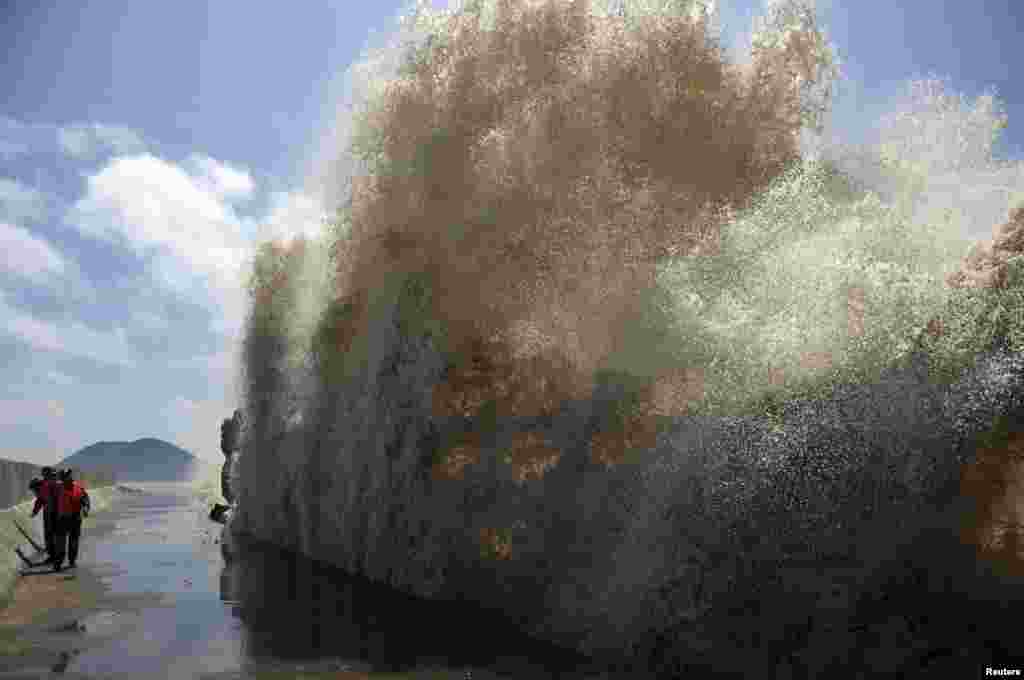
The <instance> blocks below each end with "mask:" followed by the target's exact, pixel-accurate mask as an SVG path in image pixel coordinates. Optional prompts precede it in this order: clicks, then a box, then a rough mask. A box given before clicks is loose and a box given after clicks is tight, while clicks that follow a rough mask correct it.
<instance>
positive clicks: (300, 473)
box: [233, 2, 1021, 677]
mask: <svg viewBox="0 0 1024 680" xmlns="http://www.w3.org/2000/svg"><path fill="white" fill-rule="evenodd" d="M697 5H698V3H683V2H679V3H669V4H668V5H664V6H661V7H658V8H655V7H654V6H653V5H651V6H648V4H642V3H623V4H620V5H617V6H616V7H612V5H611V4H607V5H601V4H599V3H584V2H577V3H570V2H552V3H515V2H509V3H484V2H475V3H466V5H465V6H464V7H463V8H462V11H459V12H452V13H450V14H445V15H438V14H435V13H432V12H430V11H429V10H428V9H427V8H426V7H419V8H418V9H417V11H416V12H414V13H413V14H412V15H411V18H410V21H409V23H408V24H406V29H404V30H405V31H406V32H405V33H400V34H399V36H400V37H404V38H405V41H404V42H402V41H401V40H399V41H397V42H395V43H393V44H392V46H391V48H390V49H388V50H384V51H383V52H381V53H378V54H377V55H374V57H373V58H372V59H371V60H370V61H368V68H367V69H366V71H365V73H366V74H367V78H366V80H365V85H366V86H365V87H362V88H359V87H356V88H353V89H354V92H356V93H361V94H360V96H361V97H362V100H361V101H358V102H356V103H354V104H353V105H352V106H350V107H349V108H348V110H347V113H345V115H347V116H349V119H347V120H343V121H341V123H342V125H341V129H343V130H344V131H345V132H344V134H341V135H340V136H339V138H338V140H337V141H338V143H339V144H340V145H341V146H340V147H339V150H338V152H337V153H336V154H335V156H336V157H335V158H334V159H333V160H332V161H331V162H330V163H328V164H327V170H326V171H325V177H326V178H327V179H328V180H329V181H330V182H332V186H330V187H328V189H329V191H325V200H327V201H329V202H331V203H333V205H335V206H337V208H338V215H337V219H336V221H335V223H334V225H333V226H332V227H330V228H329V229H328V232H329V233H330V238H331V239H333V242H332V243H331V245H330V247H329V248H328V247H321V248H322V250H320V251H319V252H320V254H319V255H317V257H316V258H311V257H310V249H311V248H313V249H316V248H317V247H318V246H316V245H315V244H310V243H305V244H303V243H302V242H296V243H293V244H286V245H283V244H276V245H274V244H272V245H268V246H265V247H264V249H263V250H262V252H261V253H260V254H259V256H258V257H257V259H256V262H255V268H254V272H253V286H252V293H253V304H252V308H251V317H250V319H249V324H248V327H247V334H246V340H245V342H246V346H245V354H244V362H245V372H246V378H247V394H246V412H247V416H248V418H249V423H250V424H249V426H248V428H247V433H246V437H245V441H244V444H243V450H242V452H241V454H240V462H241V465H240V471H239V473H240V476H241V480H240V482H241V498H240V502H239V513H238V514H237V515H236V516H235V518H234V520H233V523H234V526H235V528H236V529H239V530H244V531H248V532H250V533H253V534H256V535H257V536H260V537H262V538H267V539H270V540H274V541H276V542H278V543H279V544H281V545H287V546H293V547H296V548H298V549H300V550H302V551H303V552H306V553H308V554H310V555H312V556H315V557H317V558H319V559H323V560H326V561H330V562H332V563H334V564H337V565H339V566H342V567H344V568H346V569H348V570H350V571H353V572H357V573H360V574H363V575H366V576H369V577H371V578H373V579H375V580H379V581H382V582H386V583H389V584H391V585H392V586H395V587H397V588H402V589H406V590H409V591H411V592H414V593H416V594H419V595H422V596H428V597H441V598H449V597H450V598H467V599H471V600H476V601H479V602H481V603H483V604H485V605H486V606H489V607H493V608H497V609H501V610H503V611H504V612H505V613H506V614H507V615H508V616H509V617H512V618H515V619H516V620H518V621H520V622H521V625H522V626H523V628H524V629H525V630H527V631H529V632H531V633H533V634H535V635H539V636H543V637H546V638H548V639H551V640H555V641H558V642H559V643H561V644H565V645H569V646H573V647H576V648H579V649H583V650H586V651H588V652H592V653H608V654H611V655H613V656H616V657H618V658H620V659H621V658H626V659H631V660H632V662H633V663H634V664H636V666H637V667H638V668H641V669H645V670H651V671H656V672H659V673H661V674H663V675H665V676H667V677H672V676H678V674H679V673H680V672H681V670H682V669H684V668H685V667H686V666H687V664H691V663H694V662H696V660H699V659H703V660H704V661H707V662H714V663H715V664H716V665H717V667H718V668H720V669H722V670H728V669H729V668H730V663H733V662H735V663H737V664H738V663H739V662H740V660H741V658H743V657H744V654H743V653H740V652H737V653H736V654H734V655H731V658H726V657H729V656H730V655H723V653H722V652H721V650H722V649H725V648H728V649H738V648H739V647H740V646H741V645H746V644H750V645H751V646H752V647H751V649H749V650H747V652H748V653H749V654H751V655H756V653H755V651H754V649H753V647H755V646H756V644H755V643H756V640H757V639H761V640H764V641H766V642H767V643H770V644H766V645H765V647H764V648H765V649H766V650H771V651H770V652H764V654H768V655H769V657H770V658H764V659H762V660H761V663H768V662H769V661H774V659H775V656H774V654H775V652H778V651H780V650H783V651H787V652H788V651H792V650H793V649H794V647H798V646H799V645H801V644H806V632H805V633H801V634H795V633H792V630H791V628H792V627H793V626H797V627H798V624H800V620H801V619H803V620H806V618H807V615H808V612H811V611H814V609H815V607H816V603H817V602H818V601H819V600H820V599H821V597H823V594H825V593H829V592H832V591H833V590H835V589H837V588H839V589H846V591H845V592H848V593H853V594H856V592H857V588H864V587H866V586H864V585H863V583H865V582H866V580H865V579H866V575H869V574H870V573H872V569H873V568H874V566H876V565H878V564H880V563H881V562H882V561H884V559H886V556H885V555H884V554H883V552H884V551H883V552H880V551H879V550H878V549H877V548H873V547H872V546H877V545H883V546H886V548H888V546H890V545H892V544H898V543H899V542H900V541H902V540H905V539H906V538H907V537H908V536H913V535H915V532H916V531H917V530H918V529H920V528H921V527H925V526H930V525H931V524H934V523H935V522H937V521H938V520H937V519H936V517H937V515H936V512H935V508H936V507H939V506H942V505H944V504H945V503H946V502H947V501H948V500H949V496H948V494H949V488H950V487H949V485H950V483H951V480H952V481H955V477H956V474H957V473H958V471H959V467H960V465H961V464H962V463H963V462H964V460H965V459H966V457H967V456H968V455H969V453H968V452H967V450H966V449H965V447H966V446H967V443H968V442H969V440H970V437H971V436H972V435H974V434H977V433H978V432H980V431H983V430H984V428H985V427H986V424H987V423H990V422H991V419H992V418H994V417H995V416H997V415H998V414H999V413H1001V412H1003V411H1005V410H1007V409H1008V408H1009V407H1010V406H1011V405H1012V404H1011V402H1012V398H1013V395H1014V394H1015V386H1017V384H1018V383H1019V377H1020V373H1019V371H1018V370H1017V369H1015V368H1014V366H1015V365H1014V363H1013V357H1012V355H1007V354H1006V353H1005V352H1003V353H999V352H998V351H995V352H994V353H993V351H990V350H991V348H990V344H991V343H989V340H991V334H990V333H988V331H990V330H991V328H992V325H991V324H988V323H986V322H985V321H984V319H987V318H989V317H990V316H991V315H990V314H989V312H992V311H993V310H994V307H993V306H992V305H993V304H994V303H993V300H994V299H996V297H998V298H999V300H1000V302H999V304H1000V305H1004V306H1005V307H1006V309H1005V310H1004V311H1006V312H1008V315H1009V316H1010V317H1012V316H1013V314H1012V313H1010V312H1013V311H1014V309H1015V308H1014V305H1015V304H1016V303H1015V302H1014V301H1013V299H1012V296H1013V294H1014V291H1013V290H1011V291H1009V292H1008V293H1007V294H1006V296H1004V295H1003V293H998V294H995V297H993V296H992V295H989V294H988V293H985V294H975V293H970V292H956V291H951V290H950V289H949V288H948V287H947V286H946V285H945V281H944V277H945V276H946V274H948V273H949V272H951V271H952V270H954V269H956V268H957V266H958V264H959V261H960V258H961V257H963V255H964V254H965V253H966V247H967V245H969V243H970V240H971V238H970V235H969V231H968V225H967V224H966V223H965V220H967V219H968V218H970V219H972V220H982V219H989V218H991V217H992V209H991V208H990V207H989V206H991V205H992V201H993V200H997V201H1001V203H997V206H1001V207H1002V208H1009V207H1010V206H1012V205H1013V201H1014V200H1015V199H1016V194H1015V193H1014V192H1016V191H1019V190H1020V188H1021V186H1020V184H1019V177H1020V174H1019V169H1018V168H1017V167H1016V166H1012V165H999V164H997V163H995V162H994V161H991V162H990V158H989V156H990V150H991V141H992V139H994V135H996V134H998V131H999V129H1000V128H1001V125H1002V123H1001V119H1000V117H999V114H998V110H997V109H998V107H997V106H996V103H995V100H994V99H984V98H982V99H980V100H977V101H975V102H973V103H972V102H968V101H965V100H962V99H957V98H951V97H950V96H948V95H946V94H945V93H944V92H943V91H942V90H941V88H936V87H933V86H928V87H926V88H924V89H923V90H921V89H918V90H915V91H913V92H912V93H911V97H910V104H909V110H910V111H912V115H913V116H917V117H918V118H919V119H920V120H919V124H910V125H909V126H908V125H907V124H905V121H906V120H907V119H906V118H905V117H904V118H896V119H894V121H895V122H892V123H891V124H890V125H889V127H888V128H886V130H887V132H886V133H885V134H886V136H884V137H883V139H882V141H881V142H879V143H878V144H875V145H874V146H868V147H865V148H858V149H853V148H845V147H844V146H843V145H842V143H841V141H839V142H837V141H834V140H833V141H825V140H822V141H821V142H820V143H819V144H818V146H817V147H816V149H815V151H814V153H810V152H808V150H807V145H806V144H805V142H806V140H807V135H811V136H812V137H813V136H814V135H817V134H818V133H819V132H821V131H823V130H824V129H825V128H826V127H827V126H825V125H824V113H825V111H826V110H827V104H828V102H829V99H830V97H831V92H832V91H831V85H830V83H831V81H832V79H833V78H834V77H835V74H836V70H835V61H834V59H833V58H832V56H831V52H830V50H829V49H828V44H827V41H826V39H825V36H824V35H823V34H822V33H821V31H820V30H819V29H818V28H817V25H816V23H815V21H814V12H813V11H812V7H811V6H810V5H808V4H807V3H802V2H778V3H772V5H771V8H770V11H769V12H767V14H766V19H765V21H764V22H763V24H762V25H761V28H760V30H759V31H758V32H757V34H756V36H755V39H754V40H752V45H753V47H754V49H753V52H752V54H751V58H750V60H749V62H748V63H746V64H744V65H743V66H742V67H738V66H737V67H734V66H732V65H730V64H728V63H726V61H725V59H724V57H723V55H722V52H721V50H720V49H719V47H718V43H717V42H716V37H715V35H714V32H713V30H711V29H712V27H713V26H714V22H713V21H712V19H713V13H709V12H706V11H704V10H703V9H702V10H701V11H696V12H695V11H693V10H694V8H695V7H697ZM700 6H701V7H706V6H708V5H706V4H700ZM410 36H411V37H410ZM356 70H357V71H358V69H356ZM794 73H795V74H796V76H797V77H795V78H793V77H791V75H792V74H794ZM922 97H923V99H922ZM357 99H358V97H357ZM921 130H925V131H926V134H925V137H924V138H923V141H921V140H918V139H917V137H914V135H919V134H924V133H921ZM839 138H840V140H841V135H839ZM943 144H947V146H945V147H943V146H942V145H943ZM943 149H946V150H945V151H943ZM937 153H938V154H939V155H938V157H937V156H936V154H937ZM943 154H945V155H943ZM958 154H959V155H958ZM958 159H960V160H958ZM951 178H960V179H962V181H963V186H964V187H965V188H966V189H973V190H975V191H973V192H971V191H964V192H963V193H961V194H960V195H959V197H958V198H955V199H954V200H953V203H952V204H950V203H949V200H950V199H949V198H948V195H945V197H944V195H943V194H942V187H944V186H948V183H949V181H950V180H951ZM1000 183H1001V184H1000ZM996 197H999V198H996ZM986 211H988V212H986ZM1004 219H1005V213H1004V214H1002V215H998V216H996V219H995V221H994V222H993V225H992V226H994V225H995V224H998V223H999V222H1001V221H1002V220H1004ZM971 224H973V222H972V223H971ZM973 228H974V229H976V228H977V226H976V225H974V227H973ZM325 257H326V259H324V258H325ZM328 262H329V263H330V264H331V267H327V266H325V263H328ZM318 287H319V288H318ZM1000 296H1002V297H1000ZM1000 309H1002V308H1000ZM936 315H939V316H944V317H948V319H947V320H948V321H949V323H948V328H950V329H952V330H951V332H950V333H947V334H946V335H945V336H943V338H941V339H940V341H938V342H936V343H932V344H931V345H929V349H930V350H931V351H932V355H933V356H934V357H935V358H937V359H943V360H944V362H945V365H946V366H947V367H948V368H950V370H949V371H948V377H949V380H948V381H947V383H951V386H950V385H948V384H946V383H943V382H941V381H937V380H935V379H934V378H935V376H934V375H932V374H931V373H930V371H933V369H934V366H933V365H932V363H929V362H928V361H926V360H923V358H922V355H921V353H920V352H915V348H919V345H918V344H917V343H918V340H919V339H920V338H921V337H922V336H921V333H922V330H923V329H924V328H926V327H927V324H928V322H929V321H930V320H931V319H933V318H935V317H936ZM979 319H981V320H982V321H981V322H980V323H979V322H978V320H979ZM1013 328H1014V326H1013V323H1011V324H1010V329H1011V330H1012V329H1013ZM943 347H944V348H945V349H943ZM975 360H976V361H975ZM933 363H935V364H936V365H937V364H942V363H943V361H936V362H933ZM998 376H1002V378H1003V380H1002V381H1001V382H1000V380H997V379H996V378H997V377H998ZM997 383H999V384H1000V385H1003V386H1004V387H1005V389H1001V391H1000V390H997V389H995V388H996V387H997ZM296 405H298V407H299V408H300V410H301V412H302V417H301V419H299V418H297V417H296ZM943 494H946V495H945V496H944V495H943ZM854 558H856V559H859V560H860V562H859V563H858V562H856V559H854ZM843 560H846V561H845V562H844V561H843ZM850 560H854V561H853V562H851V561H850ZM836 564H839V565H841V566H829V567H826V566H824V565H836ZM858 564H859V566H857V565H858ZM800 565H804V566H800ZM806 565H810V567H808V566H806ZM808 569H816V570H817V571H816V574H817V575H816V576H814V577H813V578H811V577H809V576H808V571H807V570H808ZM759 589H760V602H761V604H760V605H759V606H762V607H764V608H765V611H767V608H768V607H770V606H771V607H774V609H772V611H771V615H770V616H769V615H767V614H764V615H758V616H754V617H747V618H745V619H743V620H744V621H747V623H744V624H743V625H740V624H738V623H736V622H737V621H738V620H739V619H738V618H736V617H738V616H739V614H736V615H735V616H731V615H730V614H729V612H732V611H733V609H734V608H735V611H736V612H739V611H741V610H742V608H743V607H744V606H748V605H749V602H750V600H751V598H753V597H754V593H756V592H757V591H758V590H759ZM794 589H799V591H800V594H798V595H797V594H792V595H790V596H787V595H786V594H787V593H792V592H795V590H794ZM787 597H788V599H787ZM851 597H853V595H851ZM740 618H742V617H740ZM800 635H804V637H803V638H801V637H800ZM818 670H820V668H819V669H818Z"/></svg>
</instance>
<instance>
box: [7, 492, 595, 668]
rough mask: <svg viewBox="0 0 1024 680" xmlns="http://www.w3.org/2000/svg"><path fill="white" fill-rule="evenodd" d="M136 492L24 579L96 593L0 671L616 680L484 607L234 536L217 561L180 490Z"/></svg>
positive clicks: (57, 613) (206, 531)
mask: <svg viewBox="0 0 1024 680" xmlns="http://www.w3.org/2000/svg"><path fill="white" fill-rule="evenodd" d="M137 486H139V487H141V488H142V489H143V490H144V491H145V493H141V494H125V495H123V496H122V497H120V498H119V499H118V500H117V501H116V503H115V505H114V507H113V508H111V509H110V510H108V511H105V512H103V513H97V516H96V518H95V519H96V522H95V526H94V527H93V528H92V529H91V530H89V531H85V532H83V537H82V549H81V554H80V556H79V560H78V563H79V566H78V568H77V569H76V570H74V571H72V572H63V573H61V574H53V573H49V572H47V571H45V570H43V571H42V573H38V574H35V575H29V576H25V577H24V578H26V579H29V578H31V579H65V580H68V581H69V582H70V583H69V584H67V585H68V587H71V586H73V587H75V588H79V589H81V590H82V591H83V592H89V593H91V594H92V595H93V597H92V599H91V600H90V601H89V604H88V606H81V607H77V608H74V609H70V610H67V609H60V608H56V609H54V610H53V611H50V612H48V613H46V615H44V616H41V617H39V618H38V619H37V620H35V621H33V622H32V623H31V625H26V626H24V627H22V629H21V631H20V632H21V636H20V637H21V639H22V640H23V641H24V642H27V643H30V644H31V646H32V649H33V651H32V653H30V654H25V655H22V656H8V657H5V658H0V678H38V677H62V678H92V679H94V680H95V679H98V678H127V677H132V678H140V677H146V678H151V679H154V680H155V679H157V678H173V679H178V678H181V679H185V678H188V679H190V680H191V679H195V678H210V679H211V680H213V679H214V678H220V679H227V678H260V677H267V678H269V677H309V678H313V677H325V678H326V677H330V678H350V679H355V678H364V677H381V678H384V677H388V678H428V677H429V678H459V679H460V680H464V679H465V678H467V677H472V678H498V677H501V678H531V679H534V678H537V679H541V678H554V677H560V678H580V679H582V678H603V677H609V678H610V677H612V676H611V675H609V674H605V673H602V672H601V670H600V669H599V668H598V667H597V666H595V665H593V664H590V663H589V662H588V660H587V659H585V658H582V657H579V656H577V655H575V654H572V653H569V652H564V651H562V650H558V649H554V648H551V647H549V646H547V645H545V644H543V643H538V642H535V641H533V640H529V639H526V638H524V637H522V636H521V635H520V634H518V633H517V632H516V631H515V629H514V627H513V626H512V625H511V623H510V622H507V621H502V620H501V618H500V617H495V616H494V615H493V614H489V613H486V612H480V611H478V610H476V609H474V608H472V607H471V606H468V605H467V606H462V605H458V606H457V605H452V604H439V603H430V602H424V601H422V600H418V599H415V598H412V597H409V596H406V595H404V594H401V593H398V592H396V591H393V590H391V589H389V588H385V587H381V586H379V585H375V584H370V583H368V582H365V581H362V580H360V579H357V578H353V577H350V576H348V575H346V574H344V573H343V572H341V571H340V570H337V569H335V568H333V567H330V566H329V565H323V564H320V563H315V562H312V561H310V560H308V559H305V558H302V557H300V556H296V555H294V554H292V553H288V552H286V551H281V550H279V549H277V548H274V547H271V546H266V545H262V544H257V543H254V542H250V541H243V542H242V543H240V544H238V545H236V546H234V553H233V554H234V558H233V559H232V560H231V561H230V564H226V563H225V559H224V556H223V554H222V546H221V545H220V536H221V527H220V525H217V524H214V523H212V522H211V521H210V520H209V519H208V518H207V508H205V507H202V506H200V505H199V504H197V502H196V501H195V500H194V499H193V497H192V496H191V495H190V494H189V490H188V489H187V488H186V487H184V486H179V485H173V484H140V485H137ZM40 583H42V582H41V581H40ZM58 585H60V584H58ZM87 599H88V598H87ZM300 673H301V675H299V674H300Z"/></svg>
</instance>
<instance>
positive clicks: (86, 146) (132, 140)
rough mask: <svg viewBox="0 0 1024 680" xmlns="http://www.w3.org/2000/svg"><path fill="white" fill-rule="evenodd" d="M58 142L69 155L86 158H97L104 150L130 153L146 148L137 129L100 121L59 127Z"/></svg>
mask: <svg viewBox="0 0 1024 680" xmlns="http://www.w3.org/2000/svg"><path fill="white" fill-rule="evenodd" d="M57 143H58V145H59V146H60V148H61V150H62V151H63V152H64V153H66V154H68V155H69V156H74V157H75V158H84V159H90V158H95V157H96V156H97V155H99V154H100V153H102V152H104V151H112V152H114V153H116V154H130V153H137V152H139V151H142V150H144V149H145V148H146V143H145V141H144V140H143V139H142V136H141V135H140V134H139V133H138V132H136V131H135V130H132V129H130V128H126V127H120V126H116V125H102V124H100V123H93V124H83V123H77V124H74V125H66V126H64V127H58V128H57Z"/></svg>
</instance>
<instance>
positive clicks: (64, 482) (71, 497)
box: [53, 469, 89, 571]
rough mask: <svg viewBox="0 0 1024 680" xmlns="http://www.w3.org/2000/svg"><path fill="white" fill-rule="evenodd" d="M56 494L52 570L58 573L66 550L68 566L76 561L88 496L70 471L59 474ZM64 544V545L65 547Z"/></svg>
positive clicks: (87, 514)
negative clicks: (58, 485)
mask: <svg viewBox="0 0 1024 680" xmlns="http://www.w3.org/2000/svg"><path fill="white" fill-rule="evenodd" d="M60 479H61V484H60V487H59V491H58V493H57V524H56V531H55V532H54V549H55V553H54V556H53V570H54V571H60V570H61V565H62V564H63V563H64V556H65V548H66V549H67V558H68V566H70V567H71V568H74V566H75V560H76V559H78V539H79V538H80V537H81V535H82V517H83V516H84V517H88V516H89V494H88V493H86V491H85V487H83V486H82V485H81V484H79V483H78V482H76V481H75V479H74V476H73V475H72V474H71V470H70V469H68V470H64V471H63V472H61V474H60ZM65 544H66V545H65Z"/></svg>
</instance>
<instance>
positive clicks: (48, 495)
mask: <svg viewBox="0 0 1024 680" xmlns="http://www.w3.org/2000/svg"><path fill="white" fill-rule="evenodd" d="M59 487H60V483H59V482H58V481H57V473H56V472H55V471H54V469H53V468H52V467H49V466H46V467H44V468H43V481H42V483H41V484H40V485H39V488H38V490H37V491H36V503H35V505H34V506H32V516H33V517H35V516H36V515H38V514H39V511H40V510H42V511H43V539H44V540H43V542H44V544H45V545H46V561H47V562H50V561H52V560H53V556H54V543H53V537H54V530H55V528H56V524H57V489H58V488H59Z"/></svg>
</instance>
